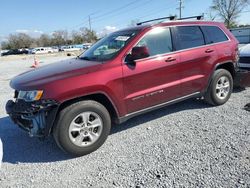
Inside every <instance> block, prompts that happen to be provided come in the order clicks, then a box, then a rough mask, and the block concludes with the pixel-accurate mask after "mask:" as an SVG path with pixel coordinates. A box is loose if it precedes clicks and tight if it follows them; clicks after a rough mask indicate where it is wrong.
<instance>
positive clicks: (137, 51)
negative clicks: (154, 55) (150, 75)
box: [126, 46, 150, 64]
mask: <svg viewBox="0 0 250 188" xmlns="http://www.w3.org/2000/svg"><path fill="white" fill-rule="evenodd" d="M149 56H150V55H149V50H148V48H147V47H146V46H140V47H134V48H132V52H131V54H128V55H127V57H126V62H127V63H128V64H135V60H137V59H142V58H146V57H149Z"/></svg>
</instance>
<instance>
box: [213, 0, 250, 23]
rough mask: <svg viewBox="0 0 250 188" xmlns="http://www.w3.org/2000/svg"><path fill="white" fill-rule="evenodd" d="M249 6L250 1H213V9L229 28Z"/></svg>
mask: <svg viewBox="0 0 250 188" xmlns="http://www.w3.org/2000/svg"><path fill="white" fill-rule="evenodd" d="M249 4H250V0H213V5H212V7H211V8H212V10H214V11H215V12H216V13H218V15H219V16H220V17H221V18H222V19H223V20H224V22H225V24H226V26H227V27H231V26H232V25H234V24H235V22H236V19H237V18H238V17H239V15H240V13H241V11H242V10H243V9H244V8H246V7H247V6H248V5H249Z"/></svg>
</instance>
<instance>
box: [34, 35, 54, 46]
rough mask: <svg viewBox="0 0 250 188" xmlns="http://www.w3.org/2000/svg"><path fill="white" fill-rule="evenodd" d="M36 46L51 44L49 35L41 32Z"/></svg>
mask: <svg viewBox="0 0 250 188" xmlns="http://www.w3.org/2000/svg"><path fill="white" fill-rule="evenodd" d="M36 43H37V46H50V45H51V37H50V36H49V35H47V34H42V35H41V36H40V37H39V38H38V39H37V42H36Z"/></svg>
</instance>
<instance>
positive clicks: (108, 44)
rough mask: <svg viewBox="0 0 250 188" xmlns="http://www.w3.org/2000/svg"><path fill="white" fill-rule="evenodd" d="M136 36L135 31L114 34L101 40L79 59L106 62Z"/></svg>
mask: <svg viewBox="0 0 250 188" xmlns="http://www.w3.org/2000/svg"><path fill="white" fill-rule="evenodd" d="M136 34H137V31H135V30H133V31H121V32H115V33H112V34H110V35H108V36H107V37H105V38H103V39H101V40H100V41H98V42H97V43H96V44H94V45H93V46H92V47H91V48H90V49H88V50H86V51H85V52H84V53H83V54H81V55H80V57H79V58H80V59H84V60H89V61H106V60H110V59H112V58H114V57H115V56H116V55H117V54H118V53H119V52H120V51H121V49H122V48H123V47H124V46H125V45H126V44H127V43H128V42H129V41H130V40H131V39H132V38H133V37H134V36H135V35H136Z"/></svg>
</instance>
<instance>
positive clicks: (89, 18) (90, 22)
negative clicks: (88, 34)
mask: <svg viewBox="0 0 250 188" xmlns="http://www.w3.org/2000/svg"><path fill="white" fill-rule="evenodd" d="M89 30H90V31H92V28H91V19H90V15H89Z"/></svg>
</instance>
